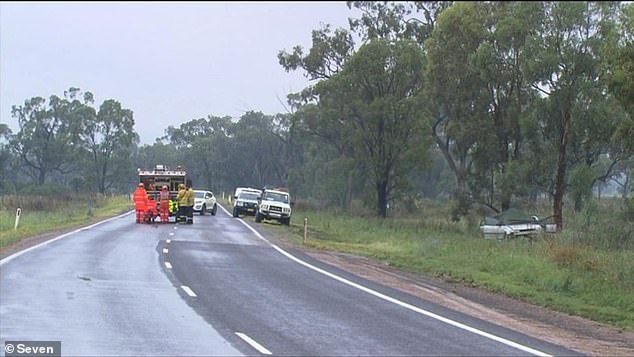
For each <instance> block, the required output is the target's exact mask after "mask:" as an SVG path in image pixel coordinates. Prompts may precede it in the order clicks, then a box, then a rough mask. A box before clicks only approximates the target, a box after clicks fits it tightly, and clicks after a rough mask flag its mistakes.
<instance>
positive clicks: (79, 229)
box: [0, 210, 135, 266]
mask: <svg viewBox="0 0 634 357" xmlns="http://www.w3.org/2000/svg"><path fill="white" fill-rule="evenodd" d="M134 212H135V211H134V210H132V211H129V212H126V213H123V214H120V215H118V216H115V217H111V218H108V219H105V220H103V221H99V222H97V223H94V224H91V225H90V226H86V227H82V228H78V229H76V230H74V231H72V232H68V233H64V234H62V235H61V236H58V237H55V238H53V239H49V240H47V241H45V242H42V243H40V244H37V245H34V246H32V247H29V248H27V249H24V250H21V251H19V252H16V253H13V254H11V255H9V256H7V257H5V258H4V259H2V260H0V266H2V265H4V264H6V263H8V262H10V261H11V260H13V259H15V258H17V257H19V256H20V255H22V254H24V253H27V252H30V251H32V250H35V249H37V248H40V247H43V246H45V245H47V244H50V243H53V242H55V241H58V240H60V239H62V238H66V237H68V236H69V235H71V234H75V233H77V232H81V231H85V230H87V229H91V228H93V227H96V226H98V225H100V224H104V223H106V222H110V221H114V220H115V219H118V218H121V217H124V216H127V215H129V214H130V213H134Z"/></svg>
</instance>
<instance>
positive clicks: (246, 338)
mask: <svg viewBox="0 0 634 357" xmlns="http://www.w3.org/2000/svg"><path fill="white" fill-rule="evenodd" d="M236 335H238V337H240V338H241V339H243V340H244V341H245V342H246V343H248V344H250V345H251V347H253V348H255V349H256V350H258V352H260V353H262V354H265V355H270V354H271V351H269V350H267V349H266V348H264V346H262V345H261V344H259V343H257V342H256V341H255V340H253V339H252V338H251V337H249V336H247V335H245V334H243V333H242V332H236Z"/></svg>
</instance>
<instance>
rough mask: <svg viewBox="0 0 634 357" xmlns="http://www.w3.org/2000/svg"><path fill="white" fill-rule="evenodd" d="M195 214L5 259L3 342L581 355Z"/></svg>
mask: <svg viewBox="0 0 634 357" xmlns="http://www.w3.org/2000/svg"><path fill="white" fill-rule="evenodd" d="M194 219H195V223H194V224H193V225H175V224H168V225H159V224H156V225H139V224H135V223H134V217H133V216H132V215H127V216H121V217H117V218H114V219H111V220H109V221H107V222H104V223H101V224H98V225H95V226H91V227H87V228H85V229H82V230H78V231H76V232H72V233H71V234H69V235H67V236H64V237H61V238H60V239H57V240H54V241H51V242H49V243H48V244H44V245H42V246H40V247H37V248H35V249H31V250H29V251H25V252H23V253H22V254H20V255H18V256H12V257H8V258H5V259H4V260H3V261H1V262H0V342H1V343H2V344H3V345H4V341H6V340H58V341H62V354H63V355H64V356H69V355H83V356H86V355H91V356H92V355H146V356H150V355H151V356H156V355H170V356H176V355H187V356H192V355H205V356H212V355H222V356H227V355H231V356H233V355H267V354H273V355H293V356H297V355H306V356H343V355H372V356H377V355H381V356H389V355H398V356H406V355H415V356H420V355H476V356H483V355H487V356H488V355H504V356H515V355H542V354H554V355H571V354H574V353H573V352H572V351H570V350H567V349H565V348H563V347H561V346H555V345H552V344H549V343H546V342H543V341H539V340H536V339H533V338H531V337H528V336H526V335H523V334H520V333H517V332H514V331H511V330H508V329H506V328H504V327H502V326H496V325H494V324H492V323H490V322H487V321H482V320H478V319H476V318H473V317H470V316H466V315H463V314H460V313H457V312H455V311H451V310H447V309H445V308H442V307H440V306H438V305H436V304H434V303H433V302H430V301H424V300H421V299H419V298H416V297H413V296H411V295H408V294H405V293H402V292H400V291H397V290H394V289H390V288H387V287H384V286H381V285H379V284H375V283H373V282H370V281H367V280H365V279H362V278H360V277H357V276H354V275H352V274H350V273H347V272H345V271H342V270H339V269H337V268H335V267H332V266H329V265H326V264H324V263H321V262H319V261H317V260H315V259H313V258H311V257H309V256H307V255H305V254H303V253H302V252H300V251H296V250H285V249H281V248H280V247H278V246H276V245H275V244H272V243H270V241H271V240H270V239H267V236H266V234H264V233H262V232H260V229H258V228H257V227H258V226H257V225H255V224H254V223H253V219H252V217H249V218H245V219H244V220H241V219H235V218H232V217H231V216H230V215H229V214H228V212H226V211H224V210H222V209H220V208H219V209H218V213H217V215H216V216H210V215H206V216H196V217H195V218H194ZM245 222H246V223H245ZM265 224H266V223H265ZM270 224H276V223H270ZM253 227H255V229H254V228H253ZM263 234H264V235H263Z"/></svg>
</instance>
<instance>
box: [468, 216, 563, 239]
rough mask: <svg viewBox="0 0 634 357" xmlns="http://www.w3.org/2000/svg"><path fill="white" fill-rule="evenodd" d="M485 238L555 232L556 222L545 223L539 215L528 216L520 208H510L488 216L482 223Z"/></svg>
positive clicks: (481, 227) (504, 237) (505, 237)
mask: <svg viewBox="0 0 634 357" xmlns="http://www.w3.org/2000/svg"><path fill="white" fill-rule="evenodd" d="M480 231H482V235H483V236H484V238H485V239H498V240H502V239H508V238H513V237H519V236H528V235H533V234H537V233H540V232H542V231H544V232H546V233H554V232H555V231H556V226H555V225H554V224H544V223H542V220H540V219H539V217H537V216H530V217H528V216H526V215H523V214H521V212H519V211H518V210H512V209H511V210H509V211H507V212H503V213H500V214H498V215H497V216H494V217H486V218H485V220H484V222H482V224H481V225H480Z"/></svg>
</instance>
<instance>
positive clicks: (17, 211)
mask: <svg viewBox="0 0 634 357" xmlns="http://www.w3.org/2000/svg"><path fill="white" fill-rule="evenodd" d="M20 214H22V208H19V207H18V209H17V210H16V211H15V226H14V227H13V229H14V230H17V229H18V225H19V224H20Z"/></svg>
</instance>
